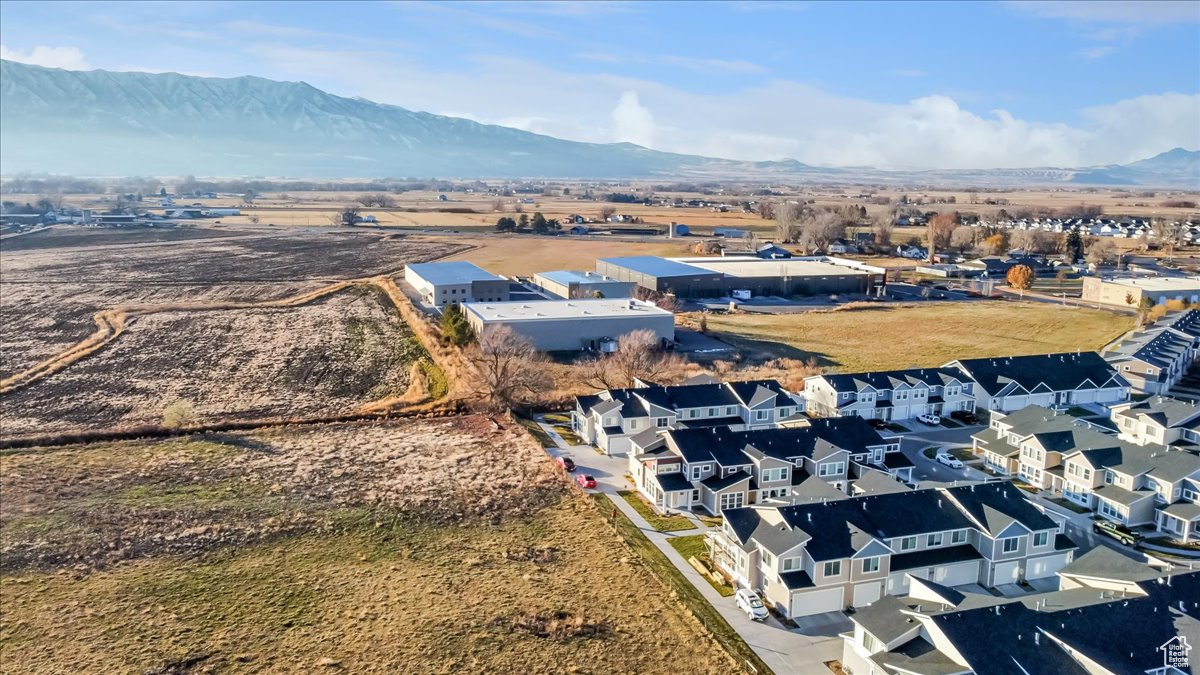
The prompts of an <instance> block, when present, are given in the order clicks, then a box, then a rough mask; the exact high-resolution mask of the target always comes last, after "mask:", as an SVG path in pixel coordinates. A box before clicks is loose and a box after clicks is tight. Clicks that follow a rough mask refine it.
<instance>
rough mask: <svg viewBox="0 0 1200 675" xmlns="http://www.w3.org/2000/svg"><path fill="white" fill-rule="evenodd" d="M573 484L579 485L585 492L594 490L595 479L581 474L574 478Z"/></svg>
mask: <svg viewBox="0 0 1200 675" xmlns="http://www.w3.org/2000/svg"><path fill="white" fill-rule="evenodd" d="M575 482H576V483H579V487H581V488H584V489H585V490H594V489H595V488H596V479H595V478H592V477H591V476H589V475H587V474H586V473H581V474H579V475H578V476H576V477H575Z"/></svg>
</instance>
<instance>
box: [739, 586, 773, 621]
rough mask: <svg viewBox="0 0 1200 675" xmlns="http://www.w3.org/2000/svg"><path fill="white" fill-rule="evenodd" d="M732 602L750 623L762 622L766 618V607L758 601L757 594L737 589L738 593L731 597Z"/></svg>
mask: <svg viewBox="0 0 1200 675" xmlns="http://www.w3.org/2000/svg"><path fill="white" fill-rule="evenodd" d="M733 599H734V602H736V603H737V606H738V609H740V610H742V611H743V612H745V613H746V616H748V617H750V619H751V620H752V621H764V620H766V618H767V606H766V605H764V604H763V601H762V600H761V599H759V597H758V593H755V592H754V591H752V590H750V589H749V588H741V589H738V592H737V593H736V594H735V595H734V596H733Z"/></svg>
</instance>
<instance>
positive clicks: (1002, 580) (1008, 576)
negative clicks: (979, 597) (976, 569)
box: [992, 562, 1021, 586]
mask: <svg viewBox="0 0 1200 675" xmlns="http://www.w3.org/2000/svg"><path fill="white" fill-rule="evenodd" d="M1020 568H1021V563H1020V562H1006V563H997V564H996V569H995V570H994V573H993V574H992V585H993V586H999V585H1000V584H1015V583H1016V582H1017V572H1018V571H1019V570H1020Z"/></svg>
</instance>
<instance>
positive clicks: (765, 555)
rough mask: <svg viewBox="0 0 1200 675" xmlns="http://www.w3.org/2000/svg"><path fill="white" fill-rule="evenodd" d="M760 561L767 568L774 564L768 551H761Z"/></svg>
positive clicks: (773, 559)
mask: <svg viewBox="0 0 1200 675" xmlns="http://www.w3.org/2000/svg"><path fill="white" fill-rule="evenodd" d="M762 561H763V564H764V565H767V566H768V567H769V566H771V565H774V564H775V556H773V555H771V552H770V551H763V552H762Z"/></svg>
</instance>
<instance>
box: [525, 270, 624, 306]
mask: <svg viewBox="0 0 1200 675" xmlns="http://www.w3.org/2000/svg"><path fill="white" fill-rule="evenodd" d="M531 283H532V285H533V287H534V288H537V289H538V290H540V291H542V292H543V293H546V294H548V295H553V296H554V297H556V298H562V299H563V300H570V299H572V298H597V297H599V298H631V297H633V292H634V290H636V289H637V284H635V283H633V282H632V281H617V280H616V279H611V278H609V277H606V276H604V275H603V274H598V273H596V272H576V271H574V270H556V271H554V272H538V273H537V274H535V275H533V280H532V282H531ZM597 293H598V294H599V295H597Z"/></svg>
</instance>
